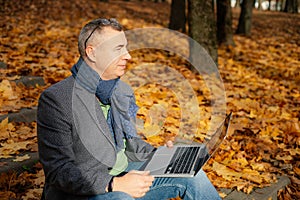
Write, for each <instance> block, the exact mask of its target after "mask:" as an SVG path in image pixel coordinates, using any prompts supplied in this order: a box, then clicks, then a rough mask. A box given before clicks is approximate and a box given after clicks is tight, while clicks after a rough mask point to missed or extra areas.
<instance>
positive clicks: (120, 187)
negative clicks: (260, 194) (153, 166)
mask: <svg viewBox="0 0 300 200" xmlns="http://www.w3.org/2000/svg"><path fill="white" fill-rule="evenodd" d="M153 181H154V177H153V176H151V175H150V172H149V171H136V170H132V171H130V172H128V173H127V174H125V175H124V176H122V177H115V178H114V182H113V191H121V192H126V193H127V194H129V195H131V196H132V197H133V198H140V197H143V196H144V195H145V194H146V193H147V192H148V191H149V189H150V186H151V185H152V182H153Z"/></svg>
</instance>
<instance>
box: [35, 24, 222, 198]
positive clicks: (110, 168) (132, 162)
mask: <svg viewBox="0 0 300 200" xmlns="http://www.w3.org/2000/svg"><path fill="white" fill-rule="evenodd" d="M126 46H127V40H126V37H125V34H124V32H123V31H122V26H121V25H120V24H119V23H118V22H117V21H116V20H115V19H96V20H93V21H91V22H89V23H88V24H86V25H85V26H84V27H83V29H82V30H81V32H80V35H79V39H78V48H79V53H80V58H79V60H78V62H77V63H76V64H75V65H74V66H73V67H72V69H71V71H72V76H70V77H68V78H66V79H65V80H62V81H61V82H59V83H57V84H54V85H53V86H51V87H50V88H48V89H47V90H45V91H44V92H43V93H42V95H41V97H40V100H39V106H38V120H37V124H38V129H37V132H38V145H39V154H40V161H41V163H42V164H43V167H44V171H45V176H46V181H45V186H44V191H43V199H50V200H56V199H57V200H67V199H70V200H71V199H72V200H76V199H80V200H83V199H86V200H99V199H109V200H111V199H121V200H124V199H125V200H126V199H131V200H132V199H135V198H138V199H168V198H172V197H177V196H180V197H181V198H183V199H220V197H219V195H218V193H217V191H216V190H215V188H214V187H213V186H212V184H211V183H210V181H209V180H208V178H207V177H206V175H205V173H204V172H203V171H200V172H199V174H198V175H197V176H196V177H195V178H156V179H154V177H152V176H151V175H150V173H149V172H148V171H138V169H139V166H141V164H142V163H143V162H144V161H146V160H147V158H148V157H149V155H150V154H151V152H153V151H154V150H155V148H154V147H152V146H151V145H149V144H148V143H146V142H145V141H143V140H142V139H140V138H139V137H138V135H137V134H136V130H135V125H134V122H135V116H136V112H137V106H136V104H135V98H134V94H133V91H132V90H131V88H130V87H129V86H128V85H127V84H125V83H124V82H122V81H121V80H120V79H119V78H120V77H121V76H122V75H123V74H124V73H125V70H126V63H127V61H128V60H130V59H131V56H130V54H129V53H128V52H127V49H126ZM168 145H169V146H170V148H171V146H172V143H170V142H169V143H168Z"/></svg>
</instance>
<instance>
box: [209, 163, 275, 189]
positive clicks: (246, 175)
mask: <svg viewBox="0 0 300 200" xmlns="http://www.w3.org/2000/svg"><path fill="white" fill-rule="evenodd" d="M232 162H235V161H232ZM236 162H239V161H236ZM212 170H213V171H214V172H215V173H216V174H217V175H218V176H220V177H222V178H223V180H225V181H229V182H231V184H230V185H231V187H236V188H237V189H238V190H243V191H244V192H246V193H250V192H251V191H252V189H253V186H256V187H260V185H262V184H263V183H271V182H274V181H276V177H275V176H274V175H272V174H267V175H266V174H263V173H260V172H258V171H257V170H254V169H250V168H244V169H242V170H241V171H236V170H235V169H234V168H229V167H228V166H226V165H224V164H221V163H218V162H213V165H212ZM219 182H222V181H219ZM250 183H252V184H253V183H255V185H252V187H250V188H249V186H250Z"/></svg>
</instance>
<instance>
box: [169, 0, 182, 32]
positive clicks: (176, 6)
mask: <svg viewBox="0 0 300 200" xmlns="http://www.w3.org/2000/svg"><path fill="white" fill-rule="evenodd" d="M185 9H186V8H185V0H172V3H171V14H170V23H169V28H170V29H172V30H176V31H182V32H183V33H185V32H186V28H185V26H186V14H185Z"/></svg>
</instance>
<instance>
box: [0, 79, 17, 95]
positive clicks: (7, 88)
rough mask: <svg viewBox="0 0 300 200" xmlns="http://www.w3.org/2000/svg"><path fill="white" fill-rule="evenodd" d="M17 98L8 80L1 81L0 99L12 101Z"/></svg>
mask: <svg viewBox="0 0 300 200" xmlns="http://www.w3.org/2000/svg"><path fill="white" fill-rule="evenodd" d="M17 98H18V96H17V95H16V93H15V92H14V91H13V88H12V86H11V84H10V82H9V81H8V80H5V79H4V80H2V81H1V83H0V99H2V100H12V99H17Z"/></svg>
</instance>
